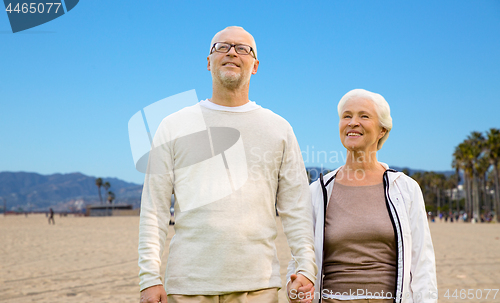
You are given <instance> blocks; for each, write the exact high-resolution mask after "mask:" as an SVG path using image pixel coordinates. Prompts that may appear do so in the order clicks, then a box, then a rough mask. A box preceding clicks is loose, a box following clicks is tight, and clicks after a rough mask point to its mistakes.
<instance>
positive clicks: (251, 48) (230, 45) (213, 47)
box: [210, 42, 257, 59]
mask: <svg viewBox="0 0 500 303" xmlns="http://www.w3.org/2000/svg"><path fill="white" fill-rule="evenodd" d="M217 43H223V44H227V45H229V48H228V49H227V52H220V51H218V50H216V49H215V45H216V44H217ZM239 45H243V46H248V47H250V52H252V57H254V58H255V59H257V56H255V51H254V50H253V47H251V46H250V45H247V44H231V43H227V42H215V43H214V44H213V45H212V49H211V50H210V55H211V54H213V52H214V51H215V52H218V53H221V54H227V53H229V51H230V50H231V48H233V47H234V51H235V52H236V53H237V54H238V55H249V54H250V53H248V54H245V53H243V54H240V53H238V51H237V50H236V46H239Z"/></svg>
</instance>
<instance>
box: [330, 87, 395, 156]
mask: <svg viewBox="0 0 500 303" xmlns="http://www.w3.org/2000/svg"><path fill="white" fill-rule="evenodd" d="M358 98H360V99H367V100H370V101H372V102H373V103H374V104H375V110H376V111H377V116H378V120H379V123H380V126H381V127H383V128H384V129H386V130H387V131H386V132H385V135H384V136H383V137H382V138H380V140H379V141H378V144H377V149H378V150H380V149H381V148H382V145H384V142H385V141H386V140H387V138H389V132H390V131H391V129H392V118H391V108H390V107H389V103H387V101H386V100H385V99H384V97H382V95H379V94H377V93H372V92H370V91H367V90H365V89H360V88H358V89H353V90H351V91H350V92H348V93H347V94H345V95H344V96H343V97H342V99H340V101H339V104H338V106H337V111H338V112H339V118H340V119H342V109H343V108H344V106H345V104H346V103H347V101H349V100H352V99H358Z"/></svg>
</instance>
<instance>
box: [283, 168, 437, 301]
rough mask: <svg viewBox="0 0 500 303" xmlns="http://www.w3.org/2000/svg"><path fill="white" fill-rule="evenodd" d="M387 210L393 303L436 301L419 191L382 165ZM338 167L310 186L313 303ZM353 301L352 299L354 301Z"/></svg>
mask: <svg viewBox="0 0 500 303" xmlns="http://www.w3.org/2000/svg"><path fill="white" fill-rule="evenodd" d="M381 164H382V165H383V166H384V167H385V168H386V171H385V173H384V192H385V200H386V206H387V211H388V212H389V216H390V218H391V222H392V226H393V228H394V234H395V236H396V242H397V258H396V259H397V267H396V268H397V269H396V270H397V273H396V278H397V280H396V289H395V294H396V297H395V299H394V302H395V303H412V302H415V303H431V302H437V298H438V293H437V281H436V262H435V257H434V248H433V245H432V239H431V234H430V230H429V224H428V222H427V214H426V211H425V204H424V199H423V196H422V191H421V190H420V186H419V185H418V183H417V182H416V181H415V180H413V179H412V178H410V177H408V176H406V175H405V174H404V173H401V172H397V171H395V170H392V169H389V167H388V166H387V164H385V163H381ZM339 169H340V168H338V169H336V170H334V171H332V172H330V173H328V174H327V175H325V176H322V175H320V178H319V179H318V180H316V181H315V182H313V183H312V184H311V185H310V190H311V195H312V204H313V226H314V248H315V254H316V264H317V266H318V274H317V277H316V283H315V295H314V300H313V303H317V302H321V294H322V290H323V289H322V285H323V241H324V226H325V210H326V207H327V206H328V203H329V197H330V196H331V193H332V189H333V184H334V182H335V175H336V174H337V171H338V170H339ZM295 266H296V262H295V261H294V258H293V256H292V260H291V261H290V263H289V265H288V273H287V281H290V275H291V274H293V273H295ZM353 299H355V298H353Z"/></svg>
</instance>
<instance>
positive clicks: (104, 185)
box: [102, 181, 111, 200]
mask: <svg viewBox="0 0 500 303" xmlns="http://www.w3.org/2000/svg"><path fill="white" fill-rule="evenodd" d="M102 187H104V190H105V191H106V200H107V199H108V197H109V196H108V194H109V192H108V190H109V188H110V187H111V184H109V182H107V181H106V182H104V184H103V185H102Z"/></svg>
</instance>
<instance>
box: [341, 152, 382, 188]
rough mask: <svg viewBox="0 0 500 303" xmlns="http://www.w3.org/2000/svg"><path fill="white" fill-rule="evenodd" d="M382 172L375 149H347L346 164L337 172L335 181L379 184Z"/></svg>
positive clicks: (353, 183) (353, 184)
mask: <svg viewBox="0 0 500 303" xmlns="http://www.w3.org/2000/svg"><path fill="white" fill-rule="evenodd" d="M384 172H385V168H384V167H383V166H382V164H380V163H379V162H378V161H377V152H376V151H367V152H365V151H347V158H346V164H345V165H344V166H343V167H342V168H341V169H340V171H339V172H338V173H337V177H336V182H339V183H340V184H343V185H351V186H365V185H374V184H379V183H381V182H382V177H383V175H384Z"/></svg>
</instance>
